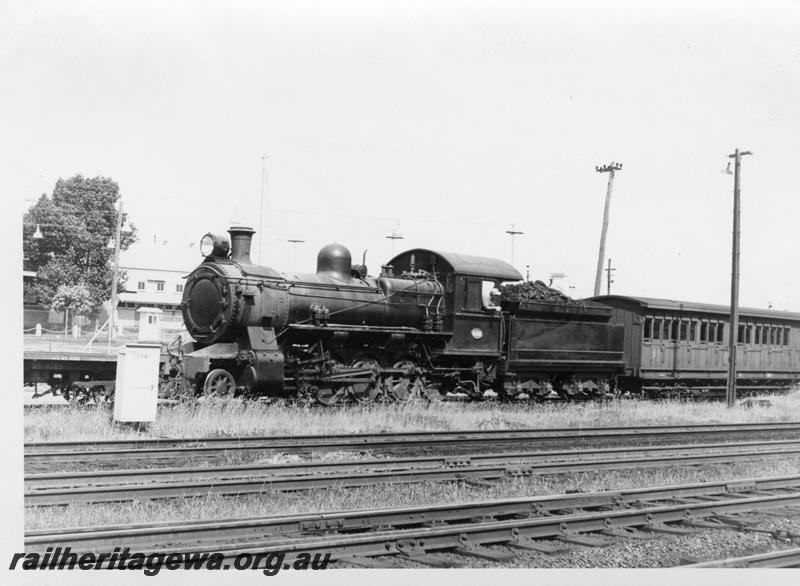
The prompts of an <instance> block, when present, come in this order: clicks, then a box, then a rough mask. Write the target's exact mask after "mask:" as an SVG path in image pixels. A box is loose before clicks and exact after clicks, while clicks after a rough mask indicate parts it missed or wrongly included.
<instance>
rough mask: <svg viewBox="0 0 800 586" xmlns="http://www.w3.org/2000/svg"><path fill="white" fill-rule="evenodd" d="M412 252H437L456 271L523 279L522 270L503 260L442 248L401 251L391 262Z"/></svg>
mask: <svg viewBox="0 0 800 586" xmlns="http://www.w3.org/2000/svg"><path fill="white" fill-rule="evenodd" d="M410 254H421V255H422V254H435V255H437V256H439V257H440V258H442V259H443V260H444V261H445V262H447V263H448V264H449V265H450V266H451V267H452V268H453V270H454V271H455V272H456V273H460V274H463V275H473V276H476V277H487V278H489V279H500V280H503V281H521V280H522V275H521V274H520V272H519V271H518V270H517V269H515V268H514V267H513V266H511V265H510V264H508V263H507V262H505V261H503V260H500V259H497V258H486V257H483V256H470V255H468V254H457V253H455V252H443V251H441V250H428V249H427V248H414V249H412V250H407V251H405V252H401V253H400V254H398V255H397V256H395V257H394V258H393V259H392V260H391V261H389V264H392V265H393V264H395V260H396V259H399V258H401V257H405V256H408V255H410Z"/></svg>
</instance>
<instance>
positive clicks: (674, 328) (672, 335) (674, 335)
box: [669, 320, 678, 342]
mask: <svg viewBox="0 0 800 586" xmlns="http://www.w3.org/2000/svg"><path fill="white" fill-rule="evenodd" d="M669 339H670V340H672V341H673V342H674V341H675V340H677V339H678V322H676V321H672V320H670V322H669Z"/></svg>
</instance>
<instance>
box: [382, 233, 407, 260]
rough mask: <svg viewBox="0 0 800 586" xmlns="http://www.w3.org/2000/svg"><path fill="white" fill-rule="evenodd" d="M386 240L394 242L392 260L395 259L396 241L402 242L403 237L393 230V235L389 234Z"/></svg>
mask: <svg viewBox="0 0 800 586" xmlns="http://www.w3.org/2000/svg"><path fill="white" fill-rule="evenodd" d="M386 238H388V239H389V240H391V241H392V258H394V241H395V240H402V239H403V235H402V234H398V233H397V231H396V230H392V233H391V234H389V235H388V236H387V237H386Z"/></svg>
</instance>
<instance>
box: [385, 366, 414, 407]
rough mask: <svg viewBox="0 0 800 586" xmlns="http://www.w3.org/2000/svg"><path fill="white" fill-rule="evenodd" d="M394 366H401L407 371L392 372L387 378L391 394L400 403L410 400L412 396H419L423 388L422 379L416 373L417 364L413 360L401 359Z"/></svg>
mask: <svg viewBox="0 0 800 586" xmlns="http://www.w3.org/2000/svg"><path fill="white" fill-rule="evenodd" d="M392 368H398V369H400V368H401V369H403V370H405V373H403V374H392V375H389V377H388V378H387V379H386V386H387V388H388V390H389V395H390V396H392V397H394V399H395V400H397V401H398V402H400V403H404V402H405V401H408V400H409V399H411V397H414V396H417V397H418V396H419V395H420V391H421V390H422V381H421V380H420V379H419V377H418V376H417V375H416V374H414V373H415V370H416V364H414V362H412V361H411V360H400V361H399V362H395V363H394V365H392Z"/></svg>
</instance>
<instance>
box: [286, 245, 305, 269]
mask: <svg viewBox="0 0 800 586" xmlns="http://www.w3.org/2000/svg"><path fill="white" fill-rule="evenodd" d="M286 242H288V243H289V244H291V245H292V270H297V254H296V253H297V247H296V246H294V245H295V244H303V243H304V242H305V240H300V239H299V238H289V239H288V240H286Z"/></svg>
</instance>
